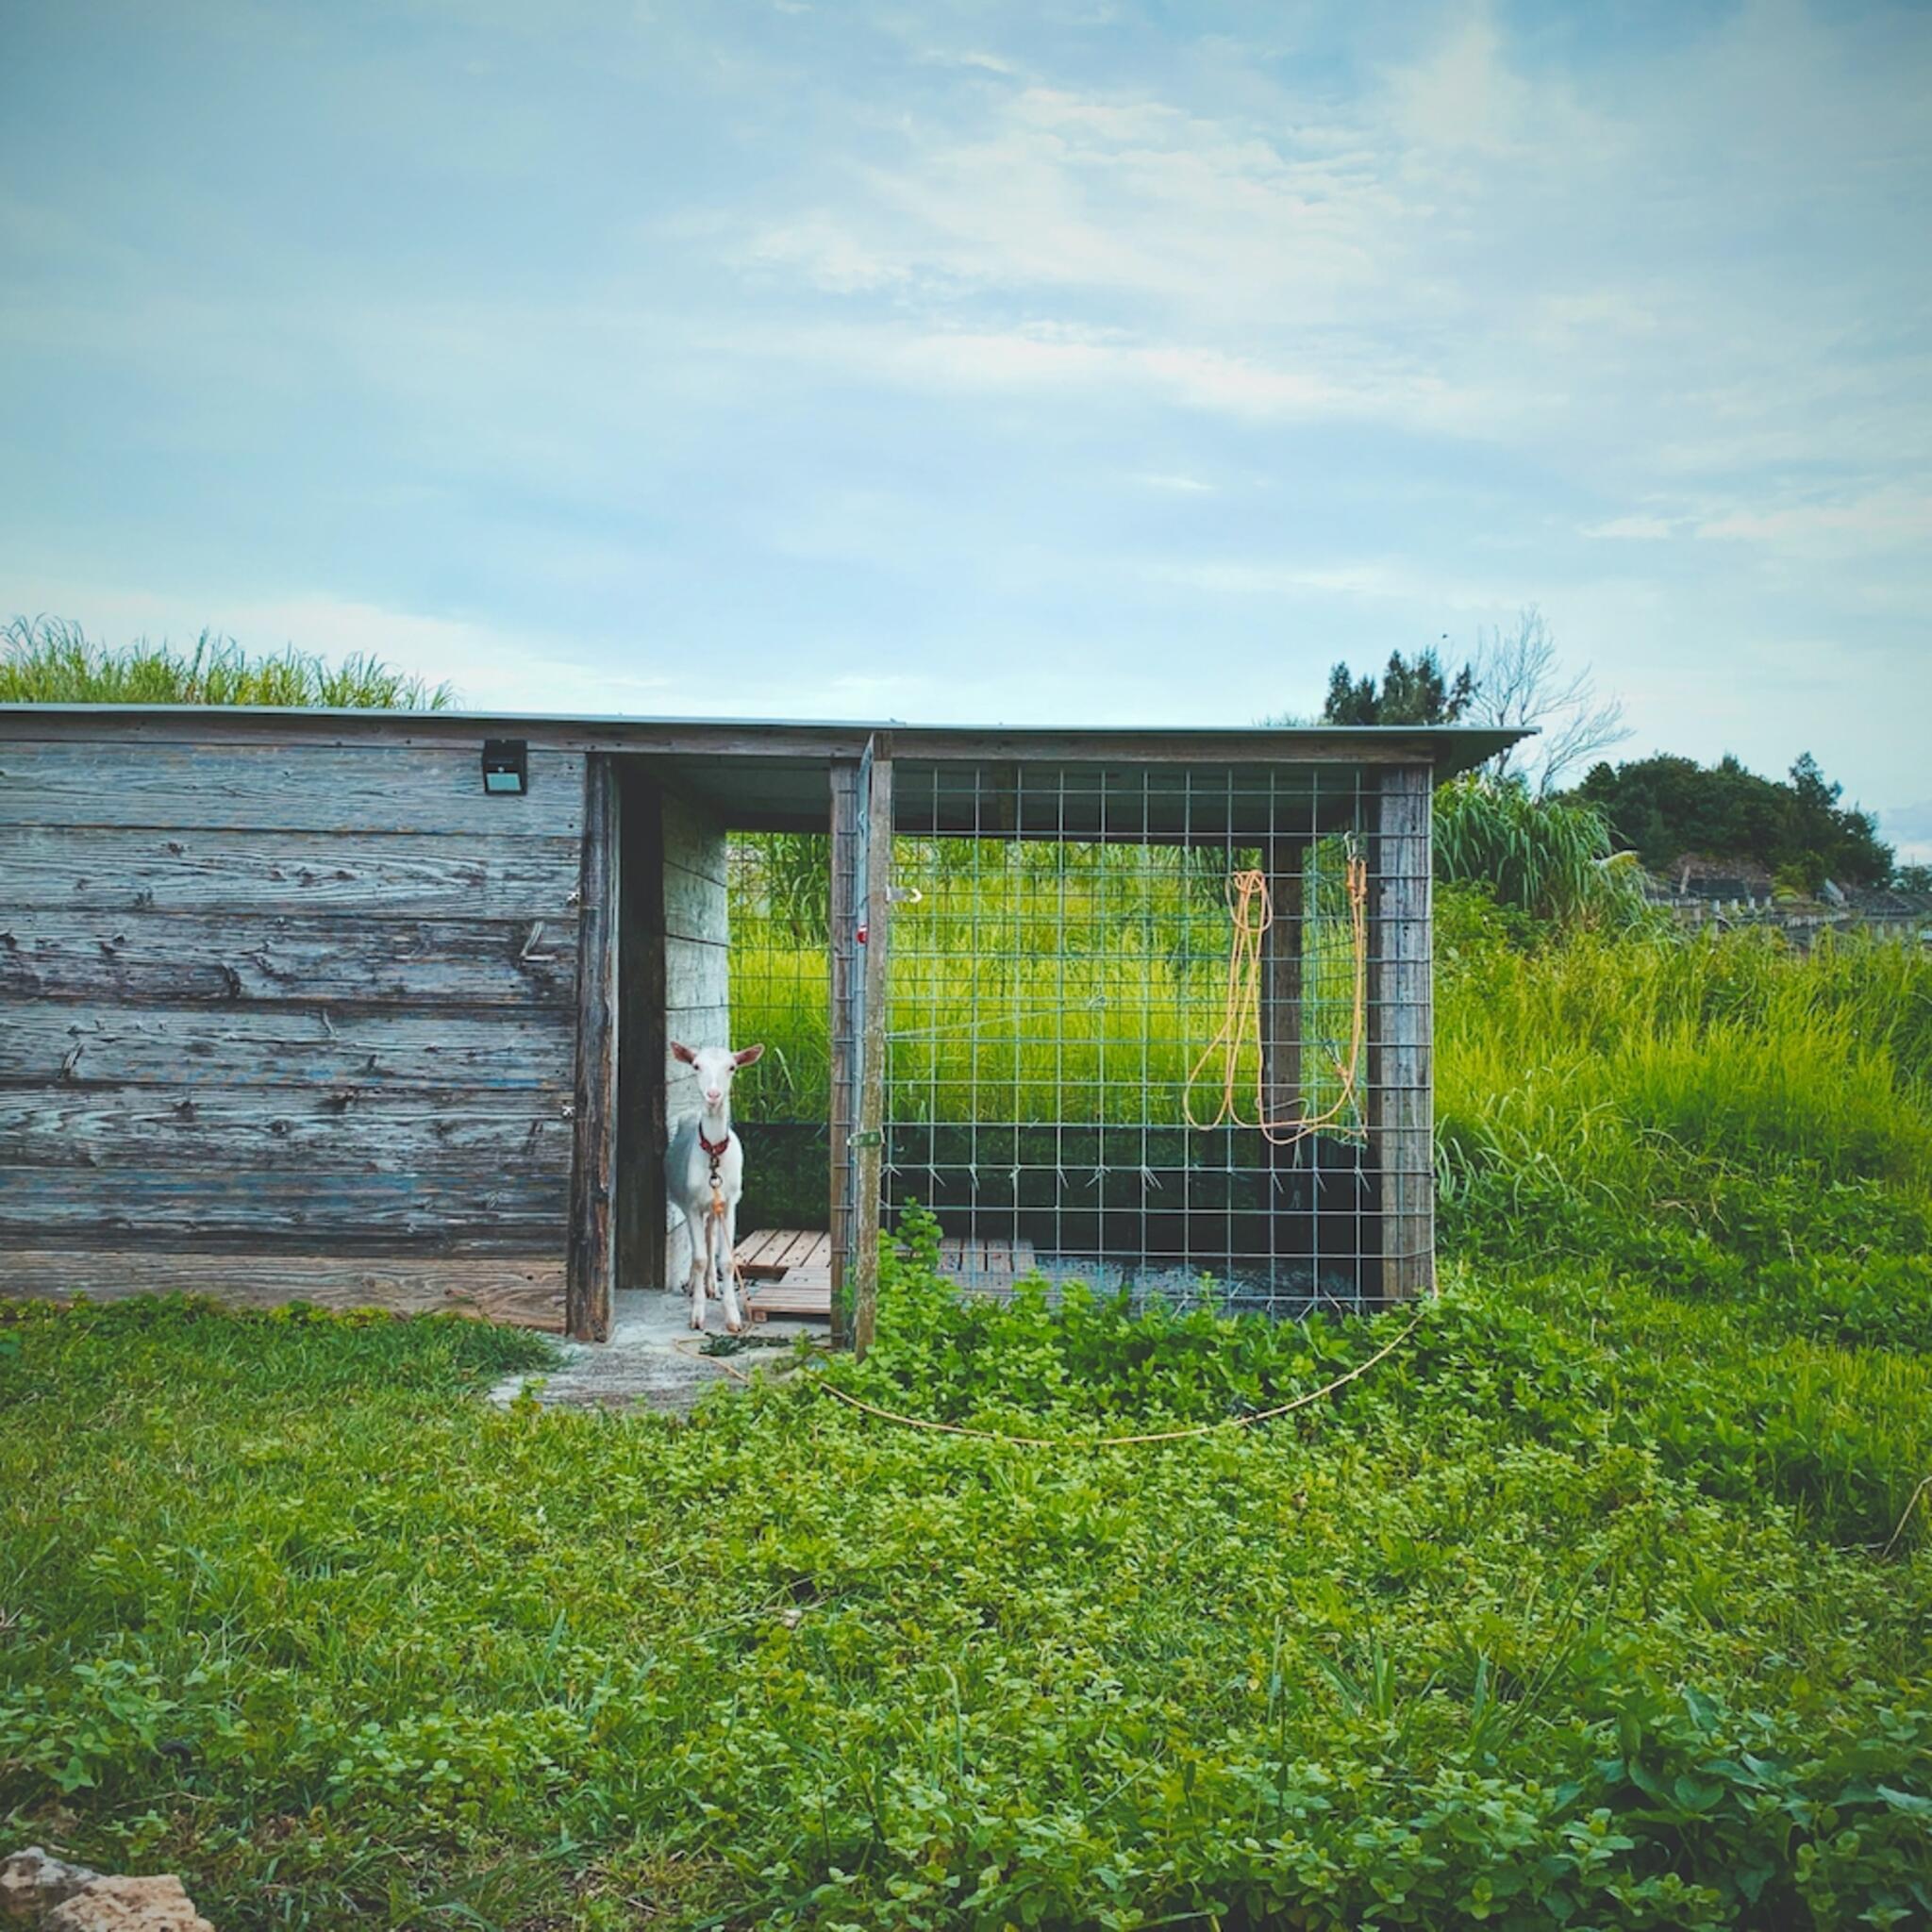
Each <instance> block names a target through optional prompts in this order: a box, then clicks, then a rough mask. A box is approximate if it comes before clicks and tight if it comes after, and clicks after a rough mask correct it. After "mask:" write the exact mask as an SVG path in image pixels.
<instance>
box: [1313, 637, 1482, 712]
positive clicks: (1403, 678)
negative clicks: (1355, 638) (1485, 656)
mask: <svg viewBox="0 0 1932 1932" xmlns="http://www.w3.org/2000/svg"><path fill="white" fill-rule="evenodd" d="M1474 701H1475V678H1474V673H1473V672H1472V671H1471V669H1470V667H1469V666H1468V665H1467V664H1465V665H1464V666H1463V667H1462V668H1461V670H1459V671H1458V672H1457V674H1456V675H1455V676H1454V677H1449V676H1446V675H1444V673H1443V670H1442V662H1441V658H1438V657H1437V655H1436V653H1435V651H1434V650H1433V649H1429V650H1425V651H1418V652H1417V653H1416V655H1415V658H1414V661H1413V662H1411V661H1410V660H1408V659H1407V658H1404V657H1403V655H1402V653H1401V652H1400V651H1391V653H1390V655H1389V663H1388V665H1387V667H1386V668H1385V670H1384V671H1383V673H1382V682H1381V684H1380V686H1379V687H1377V685H1376V683H1375V680H1374V677H1373V676H1370V677H1363V678H1359V679H1357V677H1355V676H1354V675H1352V674H1351V672H1350V671H1349V668H1348V666H1347V665H1346V664H1337V665H1336V666H1335V667H1334V669H1333V670H1331V671H1330V672H1329V674H1328V696H1327V698H1326V700H1325V701H1324V704H1323V706H1322V723H1323V724H1456V723H1457V721H1458V720H1459V719H1460V718H1461V717H1462V715H1463V713H1464V712H1466V711H1467V710H1468V709H1469V708H1470V706H1471V705H1472V704H1473V703H1474Z"/></svg>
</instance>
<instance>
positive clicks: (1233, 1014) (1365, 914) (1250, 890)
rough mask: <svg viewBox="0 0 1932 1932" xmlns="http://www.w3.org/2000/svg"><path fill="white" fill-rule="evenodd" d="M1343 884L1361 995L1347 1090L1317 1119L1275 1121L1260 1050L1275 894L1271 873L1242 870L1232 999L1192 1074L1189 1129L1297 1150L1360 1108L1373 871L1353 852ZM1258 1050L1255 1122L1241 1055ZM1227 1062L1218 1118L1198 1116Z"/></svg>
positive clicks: (1343, 1077) (1231, 908) (1233, 899)
mask: <svg viewBox="0 0 1932 1932" xmlns="http://www.w3.org/2000/svg"><path fill="white" fill-rule="evenodd" d="M1343 876H1344V879H1345V882H1346V884H1347V888H1348V924H1349V941H1350V944H1351V947H1352V949H1353V952H1354V958H1355V990H1354V998H1353V1000H1352V1002H1351V1008H1350V1013H1349V1028H1348V1053H1347V1056H1346V1058H1341V1059H1338V1060H1337V1061H1336V1062H1335V1072H1336V1075H1337V1077H1338V1078H1339V1079H1340V1081H1341V1091H1340V1092H1339V1093H1338V1094H1337V1095H1336V1096H1335V1103H1334V1105H1333V1106H1332V1107H1327V1108H1324V1109H1323V1110H1322V1111H1321V1112H1320V1113H1318V1114H1307V1113H1304V1112H1302V1111H1300V1110H1299V1109H1300V1108H1301V1101H1300V1098H1299V1096H1297V1098H1296V1101H1295V1107H1296V1108H1297V1111H1296V1113H1295V1114H1294V1115H1293V1116H1292V1117H1291V1119H1288V1120H1274V1119H1271V1118H1270V1117H1269V1113H1268V1096H1267V1092H1266V1091H1265V1080H1266V1069H1265V1067H1264V1065H1263V1060H1264V1058H1265V1057H1264V1056H1263V1054H1262V1051H1261V941H1262V938H1263V936H1264V935H1265V934H1266V933H1267V931H1268V929H1269V928H1270V927H1271V926H1272V925H1273V924H1274V900H1273V899H1272V898H1271V897H1270V896H1269V892H1268V876H1267V874H1265V873H1262V872H1259V871H1246V870H1243V871H1241V872H1236V873H1234V874H1230V876H1229V879H1228V917H1229V919H1230V920H1232V921H1233V923H1234V940H1233V943H1232V944H1231V945H1230V946H1229V947H1228V952H1227V1000H1226V1005H1225V1008H1224V1010H1223V1015H1222V1022H1221V1030H1220V1031H1219V1032H1218V1033H1217V1034H1216V1035H1215V1036H1214V1038H1213V1039H1212V1040H1211V1041H1209V1042H1208V1047H1207V1049H1206V1051H1204V1052H1203V1054H1202V1055H1201V1058H1199V1059H1198V1060H1196V1061H1195V1062H1194V1065H1193V1069H1192V1071H1191V1073H1190V1074H1188V1084H1187V1086H1186V1088H1185V1089H1184V1090H1183V1091H1182V1095H1181V1107H1182V1110H1183V1112H1184V1113H1185V1114H1186V1116H1187V1122H1188V1124H1189V1125H1190V1126H1191V1127H1193V1128H1195V1129H1196V1130H1197V1131H1200V1132H1203V1133H1205V1132H1207V1131H1208V1129H1209V1128H1210V1127H1218V1126H1222V1125H1224V1124H1225V1125H1230V1126H1237V1127H1246V1126H1256V1127H1259V1128H1260V1130H1261V1133H1262V1135H1263V1137H1264V1138H1265V1139H1266V1140H1267V1141H1268V1143H1269V1145H1270V1146H1274V1147H1291V1146H1292V1145H1293V1144H1294V1143H1295V1142H1296V1141H1305V1140H1307V1137H1308V1136H1309V1135H1310V1134H1313V1133H1315V1132H1316V1131H1318V1130H1319V1129H1320V1128H1322V1127H1325V1126H1330V1125H1332V1124H1334V1123H1335V1122H1337V1121H1339V1120H1341V1117H1342V1116H1343V1115H1344V1114H1345V1113H1346V1112H1347V1111H1348V1110H1349V1108H1352V1107H1353V1106H1354V1105H1355V1104H1356V1098H1357V1091H1358V1082H1357V1074H1358V1070H1359V1068H1360V1065H1361V1055H1362V1039H1363V1035H1364V1034H1365V1032H1366V1031H1367V1013H1368V1004H1369V910H1368V908H1369V868H1368V862H1367V861H1366V860H1365V859H1361V858H1356V857H1355V856H1354V855H1353V854H1351V855H1350V857H1349V858H1348V861H1347V865H1346V869H1345V872H1344V874H1343ZM1249 1047H1252V1048H1253V1049H1254V1055H1255V1117H1254V1119H1253V1120H1252V1121H1244V1120H1243V1119H1242V1118H1241V1099H1240V1097H1239V1096H1237V1094H1236V1092H1235V1089H1236V1086H1237V1085H1238V1084H1239V1082H1240V1079H1241V1073H1240V1068H1241V1054H1242V1053H1243V1051H1245V1050H1246V1049H1247V1048H1249ZM1217 1053H1218V1054H1220V1055H1221V1057H1222V1059H1221V1105H1220V1106H1219V1107H1218V1108H1216V1109H1215V1113H1214V1118H1213V1119H1212V1120H1209V1121H1201V1120H1196V1119H1195V1118H1194V1083H1195V1081H1197V1080H1198V1079H1199V1078H1200V1077H1201V1073H1202V1070H1203V1068H1205V1067H1206V1066H1207V1064H1208V1061H1209V1060H1211V1059H1212V1058H1214V1056H1215V1055H1216V1054H1217Z"/></svg>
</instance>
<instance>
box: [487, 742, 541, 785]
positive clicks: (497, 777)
mask: <svg viewBox="0 0 1932 1932" xmlns="http://www.w3.org/2000/svg"><path fill="white" fill-rule="evenodd" d="M483 789H484V791H491V792H501V793H502V794H503V795H504V796H505V797H506V798H521V797H522V796H523V794H524V793H525V792H526V791H528V790H529V789H530V746H529V741H527V740H526V739H522V738H486V739H485V740H484V741H483Z"/></svg>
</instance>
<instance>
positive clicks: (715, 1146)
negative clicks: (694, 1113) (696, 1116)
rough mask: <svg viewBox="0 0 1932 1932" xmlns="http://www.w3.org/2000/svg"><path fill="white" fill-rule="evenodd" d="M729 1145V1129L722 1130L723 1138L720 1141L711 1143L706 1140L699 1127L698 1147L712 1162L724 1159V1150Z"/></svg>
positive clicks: (703, 1132)
mask: <svg viewBox="0 0 1932 1932" xmlns="http://www.w3.org/2000/svg"><path fill="white" fill-rule="evenodd" d="M730 1144H731V1129H730V1128H729V1127H726V1128H725V1129H724V1139H723V1140H722V1141H708V1140H706V1139H705V1130H704V1128H702V1127H700V1128H699V1129H698V1145H699V1146H700V1147H702V1148H703V1149H704V1150H705V1152H706V1153H707V1154H708V1155H709V1156H710V1157H711V1158H712V1159H713V1160H719V1159H722V1158H724V1150H725V1148H727V1147H728V1146H730Z"/></svg>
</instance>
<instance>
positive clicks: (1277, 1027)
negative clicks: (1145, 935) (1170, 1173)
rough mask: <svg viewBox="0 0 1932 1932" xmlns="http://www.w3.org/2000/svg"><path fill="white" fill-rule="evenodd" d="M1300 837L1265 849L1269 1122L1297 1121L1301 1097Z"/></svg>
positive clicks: (1303, 847) (1264, 1048)
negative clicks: (1270, 918)
mask: <svg viewBox="0 0 1932 1932" xmlns="http://www.w3.org/2000/svg"><path fill="white" fill-rule="evenodd" d="M1307 851H1308V841H1307V840H1306V839H1289V838H1283V839H1276V840H1275V841H1274V842H1273V843H1272V844H1271V845H1270V846H1269V848H1268V852H1267V864H1268V897H1269V901H1270V903H1271V904H1272V905H1273V907H1274V923H1273V924H1271V925H1270V926H1269V928H1268V932H1267V936H1266V938H1265V939H1264V940H1263V941H1262V946H1261V1093H1262V1097H1263V1100H1264V1102H1265V1104H1266V1106H1267V1109H1268V1118H1269V1119H1270V1120H1271V1121H1292V1120H1299V1119H1301V1117H1302V1114H1303V1111H1304V1106H1303V1096H1302V876H1303V874H1302V868H1303V864H1304V861H1305V860H1306V859H1307Z"/></svg>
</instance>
